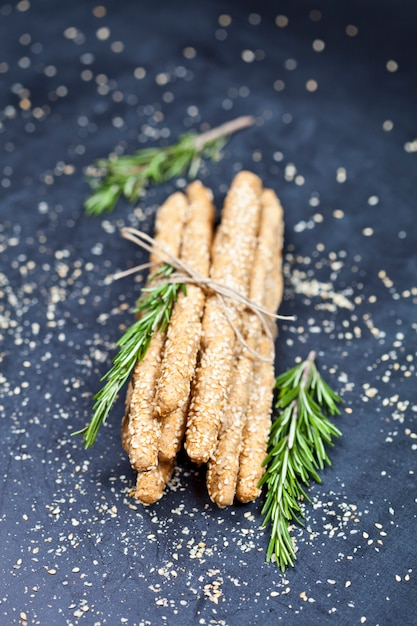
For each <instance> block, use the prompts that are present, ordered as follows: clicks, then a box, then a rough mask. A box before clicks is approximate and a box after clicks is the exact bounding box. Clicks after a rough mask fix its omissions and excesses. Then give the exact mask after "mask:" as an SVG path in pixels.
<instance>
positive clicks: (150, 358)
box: [123, 192, 188, 471]
mask: <svg viewBox="0 0 417 626" xmlns="http://www.w3.org/2000/svg"><path fill="white" fill-rule="evenodd" d="M187 211H188V200H187V198H186V196H185V195H184V194H183V193H181V192H177V193H174V194H173V195H172V196H170V197H169V198H168V199H167V200H166V201H165V202H164V204H163V205H162V206H161V207H160V209H159V211H158V214H157V217H156V224H155V240H156V242H157V243H159V244H160V245H162V246H164V248H165V249H166V250H167V251H168V252H170V253H171V254H173V255H176V256H178V254H179V251H180V247H181V241H182V233H183V225H184V222H185V218H186V214H187ZM150 261H151V262H153V263H156V262H158V264H160V259H159V257H157V256H156V255H155V254H153V253H152V254H151V255H150ZM164 344H165V333H161V332H156V333H155V334H154V335H153V337H152V340H151V343H150V346H149V348H148V350H147V352H146V355H145V358H144V359H143V360H142V361H138V362H137V363H136V365H135V368H134V371H133V374H132V379H131V381H132V390H131V396H130V401H129V410H128V418H126V419H125V420H124V422H125V424H124V429H123V430H124V437H123V439H124V441H125V442H127V441H128V442H129V459H130V464H131V465H132V467H133V468H134V469H136V470H137V471H144V470H149V469H151V468H154V467H156V465H157V462H158V441H159V436H160V423H159V419H158V418H157V417H156V416H155V412H154V404H153V401H154V396H155V387H156V382H157V379H158V375H159V369H160V363H161V358H162V352H163V348H164ZM126 421H127V425H126Z"/></svg>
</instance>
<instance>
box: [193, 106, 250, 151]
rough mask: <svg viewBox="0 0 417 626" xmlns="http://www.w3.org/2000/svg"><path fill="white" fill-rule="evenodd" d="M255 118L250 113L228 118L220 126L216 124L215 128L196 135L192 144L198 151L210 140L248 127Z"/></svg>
mask: <svg viewBox="0 0 417 626" xmlns="http://www.w3.org/2000/svg"><path fill="white" fill-rule="evenodd" d="M254 122H255V118H254V117H252V116H251V115H242V116H241V117H236V118H235V119H234V120H229V121H228V122H225V123H224V124H220V126H216V127H215V128H211V129H210V130H207V131H206V132H204V133H201V135H198V136H197V137H196V138H195V141H194V146H195V148H196V150H197V151H200V150H202V149H203V148H204V146H205V145H206V144H208V143H210V142H212V141H216V139H220V138H221V137H225V136H226V135H232V134H233V133H236V132H237V131H239V130H243V129H244V128H248V127H249V126H252V124H254Z"/></svg>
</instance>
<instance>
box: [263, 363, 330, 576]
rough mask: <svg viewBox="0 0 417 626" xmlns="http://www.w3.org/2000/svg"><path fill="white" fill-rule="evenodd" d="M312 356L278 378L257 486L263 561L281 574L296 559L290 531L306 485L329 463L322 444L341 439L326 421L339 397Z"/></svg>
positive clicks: (299, 514)
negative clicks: (262, 496) (266, 536)
mask: <svg viewBox="0 0 417 626" xmlns="http://www.w3.org/2000/svg"><path fill="white" fill-rule="evenodd" d="M315 358H316V355H315V353H314V352H310V354H309V355H308V357H307V359H306V360H305V361H303V363H301V364H300V365H297V366H295V367H293V368H291V369H290V370H288V371H287V372H284V373H283V374H281V375H280V376H278V377H277V379H276V387H277V389H278V390H279V392H278V397H277V400H276V405H275V407H276V409H277V410H278V411H280V414H279V415H278V417H277V418H276V419H275V421H274V422H273V423H272V426H271V432H270V439H269V445H268V454H267V457H266V459H265V461H264V465H265V466H266V471H265V474H264V475H263V477H262V479H261V481H260V483H259V485H260V486H262V485H266V487H267V496H266V500H265V503H264V506H263V508H262V514H263V515H264V516H265V517H264V521H263V526H264V527H265V526H267V524H271V535H270V541H269V545H268V549H267V553H266V560H267V561H270V560H272V559H274V560H276V562H277V563H278V566H279V567H280V569H281V571H282V572H284V571H285V569H286V568H287V567H288V566H293V565H294V561H295V559H296V555H295V550H294V545H293V542H292V539H291V535H290V530H291V524H292V523H294V522H295V523H297V524H300V525H302V518H303V512H302V509H301V501H302V500H307V501H309V497H308V495H307V494H306V491H305V489H304V486H308V484H309V482H310V480H314V481H316V482H320V476H319V474H318V470H322V469H323V468H324V466H325V464H327V465H330V459H329V457H328V455H327V453H326V445H327V446H328V445H332V439H333V438H335V437H339V436H340V435H341V432H340V430H339V429H338V428H336V426H334V424H332V422H331V421H330V420H329V418H328V414H331V415H335V414H338V413H340V411H339V409H338V407H337V404H338V403H339V402H341V398H340V397H339V396H338V395H337V394H336V393H335V392H334V391H333V390H332V389H330V387H329V386H328V385H327V384H326V383H325V382H324V380H323V379H322V378H321V376H320V374H319V372H318V370H317V367H316V364H315Z"/></svg>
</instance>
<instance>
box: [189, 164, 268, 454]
mask: <svg viewBox="0 0 417 626" xmlns="http://www.w3.org/2000/svg"><path fill="white" fill-rule="evenodd" d="M261 191H262V182H261V180H260V179H259V178H258V177H257V176H255V175H254V174H252V173H250V172H240V173H239V174H238V175H237V176H236V177H235V179H234V180H233V182H232V184H231V186H230V189H229V192H228V194H227V196H226V199H225V203H224V208H223V214H222V221H221V224H220V225H219V227H218V230H217V233H216V236H215V240H214V244H213V252H212V265H211V270H210V277H211V278H212V279H214V280H216V281H218V282H222V283H224V284H226V285H227V286H229V287H232V288H234V289H236V290H237V291H239V292H240V293H242V294H243V295H245V296H247V295H248V290H249V277H250V267H251V263H252V259H253V254H254V250H255V245H256V236H257V232H258V225H259V217H260V196H261ZM227 305H228V311H229V314H230V317H231V319H232V320H233V323H234V324H235V326H236V328H237V329H238V330H240V327H241V311H242V309H243V305H241V304H239V303H237V302H235V301H232V300H229V301H228V302H227ZM202 331H203V332H202V342H201V360H200V364H199V367H198V369H197V372H196V377H195V384H194V386H193V392H192V397H191V404H190V409H189V412H188V420H187V431H186V441H185V448H186V451H187V453H188V455H189V457H190V458H191V459H192V460H193V461H195V462H196V463H204V462H207V461H208V459H209V458H210V456H211V455H212V453H213V451H214V448H215V446H216V441H217V435H218V430H219V426H220V420H221V416H222V413H223V410H224V407H225V403H226V400H227V396H228V393H229V387H230V380H231V374H232V367H233V364H234V362H235V343H236V336H235V331H234V329H233V328H232V326H231V325H230V321H229V319H228V318H227V316H226V314H225V311H224V309H223V308H222V306H221V303H220V302H219V299H218V297H217V296H216V295H209V296H208V297H207V300H206V308H205V311H204V315H203V322H202Z"/></svg>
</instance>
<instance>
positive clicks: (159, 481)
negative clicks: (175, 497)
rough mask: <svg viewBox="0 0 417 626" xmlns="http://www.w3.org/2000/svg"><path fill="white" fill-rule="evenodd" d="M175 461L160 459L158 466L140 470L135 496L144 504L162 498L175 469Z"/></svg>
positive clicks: (152, 502)
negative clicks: (143, 470)
mask: <svg viewBox="0 0 417 626" xmlns="http://www.w3.org/2000/svg"><path fill="white" fill-rule="evenodd" d="M174 464H175V462H174V461H160V462H159V464H158V467H156V468H154V469H151V470H149V471H148V472H139V473H138V476H137V479H136V489H135V492H134V494H133V495H134V497H135V498H137V499H138V500H140V501H141V502H142V503H143V504H154V503H155V502H157V500H159V499H160V498H162V496H163V494H164V489H165V486H166V484H167V482H168V481H169V479H170V478H171V476H172V472H173V471H174Z"/></svg>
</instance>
